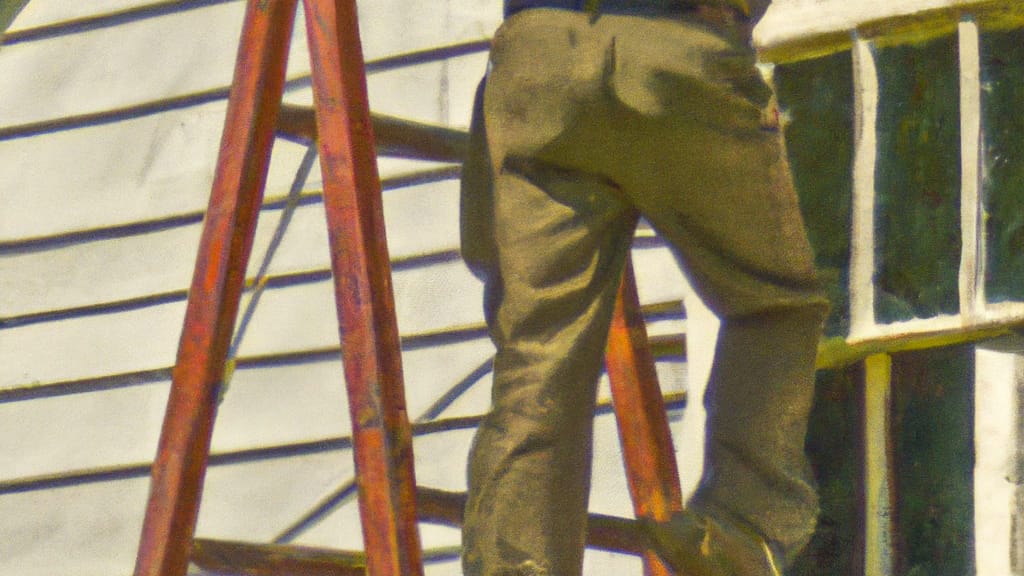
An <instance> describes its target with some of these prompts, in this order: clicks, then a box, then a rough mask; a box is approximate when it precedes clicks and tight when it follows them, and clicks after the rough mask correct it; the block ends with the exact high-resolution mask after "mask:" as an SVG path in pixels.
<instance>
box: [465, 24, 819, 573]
mask: <svg viewBox="0 0 1024 576" xmlns="http://www.w3.org/2000/svg"><path fill="white" fill-rule="evenodd" d="M771 96H772V93H771V89H770V88H769V87H768V86H767V85H766V84H765V83H764V81H763V80H762V78H761V76H760V75H759V73H758V71H757V69H756V68H755V67H754V54H753V52H752V50H751V49H750V47H749V44H748V41H747V40H746V39H743V38H739V39H731V38H730V34H729V31H728V30H717V31H716V30H714V29H712V27H711V26H709V25H707V24H704V23H702V22H700V21H698V20H696V19H693V18H688V17H686V16H675V17H664V18H654V17H638V16H628V15H615V14H602V15H600V17H598V18H591V17H590V16H589V15H588V14H585V13H580V12H572V11H566V10H554V9H530V10H525V11H523V12H519V13H517V14H515V15H513V16H511V17H510V18H509V19H508V20H506V22H505V23H504V24H503V25H502V26H501V28H500V29H499V30H498V32H497V33H496V35H495V38H494V43H493V47H492V52H491V69H490V71H489V73H488V77H487V79H486V83H485V85H484V84H482V85H481V91H480V93H479V94H478V109H477V111H476V114H475V118H474V122H473V128H472V136H471V137H472V139H473V142H472V144H473V145H472V148H471V152H470V156H469V158H468V160H467V163H466V167H465V173H464V177H463V220H462V233H463V251H464V256H465V258H466V260H467V262H468V263H469V264H470V266H471V267H472V268H473V269H474V270H475V271H476V272H478V273H479V274H481V275H482V276H483V277H484V278H485V280H486V301H485V313H486V317H487V321H488V324H489V327H490V331H491V336H492V338H493V340H494V343H495V345H496V347H497V354H496V356H495V360H494V388H493V405H492V410H491V411H490V412H489V413H488V414H487V416H486V417H485V418H484V420H483V422H482V424H481V426H480V429H479V431H478V433H477V436H476V439H475V442H474V445H473V449H472V453H471V455H470V464H469V502H468V506H467V509H466V521H465V527H464V530H463V547H464V556H463V566H464V572H465V574H467V575H469V576H478V575H486V576H497V575H530V574H551V575H556V576H574V575H578V574H580V573H581V564H582V551H583V544H584V534H585V530H586V510H587V498H588V493H589V486H590V467H591V435H592V433H591V430H592V417H593V414H594V404H595V395H596V383H597V381H598V378H599V375H600V372H601V367H602V359H603V354H604V350H605V340H606V338H607V333H608V325H609V322H610V317H611V311H612V306H613V303H614V298H615V294H616V288H617V286H618V282H619V279H620V276H621V272H622V268H623V262H624V259H625V256H626V254H627V253H628V251H629V249H630V242H631V239H632V235H633V232H634V227H635V225H636V223H637V220H638V218H639V217H640V216H641V215H642V216H643V217H645V218H646V219H647V220H648V221H649V222H650V223H651V224H652V225H653V226H654V228H655V229H656V230H657V231H658V233H659V234H660V235H661V236H662V237H663V238H664V239H665V240H666V241H667V242H668V243H669V244H670V245H671V246H672V247H673V248H674V251H675V252H676V254H677V256H678V258H679V260H680V262H681V264H682V266H683V267H684V269H685V271H686V273H687V275H688V277H689V279H690V280H691V281H692V283H693V285H694V287H695V289H696V290H697V291H698V293H699V294H700V296H701V297H702V298H703V299H704V300H705V301H706V302H707V304H708V305H709V306H710V307H711V308H712V310H713V311H714V312H715V313H716V314H718V315H719V317H720V318H721V320H722V324H721V333H720V335H719V340H718V342H717V349H716V357H715V361H714V365H713V368H712V374H711V381H710V382H709V386H708V391H707V393H706V395H705V399H704V401H705V406H706V408H707V411H708V420H707V440H706V461H705V463H704V472H703V477H702V481H701V484H700V487H699V489H698V491H697V493H696V495H695V496H694V497H693V499H692V500H691V502H689V503H688V506H689V507H690V508H691V509H694V510H697V511H699V512H700V513H702V514H707V515H710V516H713V517H715V518H719V519H722V520H723V521H727V522H731V523H733V524H740V525H742V526H745V527H748V528H750V529H753V530H755V531H757V532H758V533H759V534H761V535H762V536H763V537H764V538H766V539H767V540H768V541H769V542H771V543H772V544H773V546H776V547H778V548H779V549H781V550H783V551H784V552H793V551H795V550H798V549H799V548H800V547H801V546H802V545H803V544H805V543H806V541H807V539H808V538H809V537H810V534H811V532H812V531H813V529H814V525H815V520H816V514H817V498H816V493H815V489H814V485H813V481H812V478H811V474H810V471H809V467H808V464H807V460H806V457H805V454H804V436H805V433H806V424H807V415H808V412H809V409H810V404H811V399H812V393H813V378H814V358H815V349H816V345H817V342H818V339H819V336H820V330H821V323H822V319H823V317H824V314H825V312H826V310H827V303H826V301H825V299H824V298H823V296H822V295H821V292H820V291H819V288H818V284H817V282H816V280H815V274H814V267H813V262H812V255H811V250H810V246H809V244H808V241H807V238H806V233H805V231H804V227H803V222H802V219H801V216H800V213H799V209H798V205H797V199H796V196H795V193H794V190H793V186H792V181H791V176H790V173H789V169H788V165H787V162H786V157H785V151H784V148H783V144H782V138H781V134H780V131H779V129H778V126H777V123H775V122H773V116H774V115H772V114H766V113H765V110H766V107H768V106H769V100H770V98H771Z"/></svg>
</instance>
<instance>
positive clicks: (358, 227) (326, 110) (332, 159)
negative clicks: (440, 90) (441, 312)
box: [303, 0, 423, 576]
mask: <svg viewBox="0 0 1024 576" xmlns="http://www.w3.org/2000/svg"><path fill="white" fill-rule="evenodd" d="M303 1H304V5H305V8H306V10H305V13H306V29H307V31H308V34H309V47H310V54H311V59H312V65H313V90H314V103H315V109H316V120H317V129H318V131H319V134H320V162H321V169H322V171H323V179H324V205H325V208H326V211H327V221H328V228H329V237H330V245H331V266H332V268H333V270H334V281H335V299H336V301H337V305H338V322H339V325H340V328H341V340H342V354H343V360H344V363H345V376H346V382H347V386H348V395H349V407H350V410H351V413H352V428H353V431H352V434H353V450H354V452H355V460H356V471H357V474H358V478H359V504H360V513H361V516H362V522H363V536H364V539H365V543H366V552H367V556H368V559H367V562H368V565H367V573H368V574H369V575H370V576H418V575H420V574H422V572H423V568H422V560H421V556H422V553H421V550H420V543H419V532H418V527H417V524H416V510H415V500H416V493H415V491H416V483H415V477H414V473H413V456H412V432H411V428H410V426H409V421H408V416H407V414H406V408H405V393H404V390H403V385H402V364H401V350H400V343H399V336H398V327H397V323H396V320H395V308H394V297H393V294H392V288H391V270H390V262H389V260H388V251H387V243H386V240H385V232H384V217H383V207H382V202H381V185H380V179H379V175H378V173H377V164H376V154H375V151H374V142H373V134H372V130H371V126H370V111H369V104H368V101H367V95H366V75H365V67H364V62H363V55H362V48H361V46H360V40H359V28H358V21H357V11H356V4H355V1H354V0H303Z"/></svg>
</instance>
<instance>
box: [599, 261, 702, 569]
mask: <svg viewBox="0 0 1024 576" xmlns="http://www.w3.org/2000/svg"><path fill="white" fill-rule="evenodd" d="M605 363H606V366H607V368H608V376H609V379H610V381H611V390H612V401H613V403H614V406H615V417H616V420H617V421H618V426H619V439H620V440H621V442H622V453H623V458H624V460H625V464H626V475H627V476H628V478H629V489H630V495H631V496H632V498H633V510H634V512H635V513H636V515H637V517H638V518H639V517H645V518H651V519H654V520H667V519H668V518H669V517H670V516H671V515H672V512H674V511H678V510H682V507H683V503H682V494H681V490H680V488H679V471H678V468H677V465H676V457H675V450H674V448H673V446H672V433H671V430H670V429H669V426H668V417H667V415H666V413H665V403H664V401H663V399H662V395H661V389H660V387H659V386H658V375H657V372H656V371H655V366H654V356H653V355H652V354H651V349H650V347H649V345H648V342H647V330H646V328H645V326H644V319H643V315H642V314H641V312H640V299H639V297H638V295H637V289H636V277H635V274H634V272H633V264H632V261H631V260H630V259H627V261H626V266H625V270H624V272H623V275H622V282H621V284H620V285H619V294H618V298H617V299H616V302H615V313H614V316H613V317H612V325H611V331H610V333H609V336H608V350H607V354H606V360H605ZM644 574H645V575H646V576H671V574H672V572H671V571H670V570H669V569H668V567H667V566H665V565H664V564H663V563H662V562H661V559H660V558H658V556H657V554H655V553H654V552H652V551H647V552H646V553H645V554H644Z"/></svg>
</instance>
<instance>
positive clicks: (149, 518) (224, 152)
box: [135, 0, 296, 576]
mask: <svg viewBox="0 0 1024 576" xmlns="http://www.w3.org/2000/svg"><path fill="white" fill-rule="evenodd" d="M295 4H296V0H278V1H274V2H265V1H257V0H252V1H250V2H249V4H248V8H247V10H246V14H245V23H244V25H243V28H242V39H241V43H240V46H239V49H238V60H237V63H236V67H235V77H234V81H233V83H232V87H231V95H230V98H229V101H228V110H227V118H226V120H225V122H224V134H223V137H222V140H221V147H220V156H219V158H218V161H217V173H216V176H215V178H214V183H213V189H212V191H211V193H210V203H209V208H208V210H207V213H206V221H205V224H204V226H203V233H202V239H201V241H200V245H199V254H198V257H197V260H196V267H195V273H194V275H193V279H192V286H191V288H190V290H189V299H188V308H187V310H186V312H185V326H184V329H183V331H182V335H181V341H180V344H179V348H178V357H177V361H176V364H175V368H174V376H173V383H172V384H171V393H170V398H169V400H168V404H167V413H166V416H165V418H164V424H163V430H162V432H161V436H160V443H159V447H158V449H157V456H156V462H154V464H153V477H152V482H151V485H150V495H149V503H148V505H147V508H146V517H145V520H144V523H143V527H142V535H141V541H140V544H139V551H138V556H137V559H136V565H135V576H181V575H183V574H185V571H186V569H187V567H188V557H189V551H190V549H191V545H192V537H193V535H194V533H195V526H196V520H197V518H198V515H199V500H200V496H201V492H202V485H203V477H204V475H205V472H206V463H207V459H208V456H209V451H210V438H211V435H212V433H213V420H214V417H215V414H216V405H217V395H218V392H219V389H220V385H221V381H222V380H223V378H224V368H225V362H226V358H227V351H228V346H229V344H230V340H231V334H232V331H233V328H234V322H235V316H236V314H237V312H238V303H239V299H240V297H241V291H242V287H243V284H244V282H245V269H246V263H247V261H248V258H249V253H250V252H251V249H252V238H253V233H254V230H255V228H256V217H257V214H258V213H259V208H260V204H261V200H262V194H263V187H264V185H265V183H266V174H267V167H268V165H269V162H270V149H271V146H272V144H273V130H274V123H275V120H276V115H277V110H278V108H279V107H280V102H281V94H282V91H283V88H284V74H285V63H286V60H287V55H288V45H289V42H290V40H291V31H292V22H293V20H294V17H295Z"/></svg>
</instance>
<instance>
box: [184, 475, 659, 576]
mask: <svg viewBox="0 0 1024 576" xmlns="http://www.w3.org/2000/svg"><path fill="white" fill-rule="evenodd" d="M465 504H466V494H465V493H464V492H449V491H445V490H437V489H434V488H420V489H419V490H418V491H417V498H416V506H417V513H418V515H419V519H420V520H421V521H423V522H431V523H435V524H444V525H448V526H454V527H459V526H461V525H462V511H463V509H464V508H465ZM587 547H589V548H596V549H602V550H611V551H615V552H624V553H627V554H633V555H639V554H641V553H642V552H643V550H644V539H643V536H642V534H641V532H640V529H639V525H638V524H637V522H636V520H632V519H629V518H620V517H616V516H606V515H603V514H591V515H590V516H589V518H588V523H587ZM191 561H192V563H193V564H195V565H196V566H198V567H199V568H202V569H203V570H206V571H210V572H216V573H226V574H238V575H240V576H293V575H295V576H297V575H300V574H301V575H302V576H350V575H352V576H355V575H358V576H363V575H364V574H365V573H366V554H365V553H363V552H357V551H346V550H333V549H327V548H314V547H307V546H295V545H290V544H261V543H251V542H234V541H227V540H210V539H206V538H196V539H195V541H194V543H193V545H192V556H191Z"/></svg>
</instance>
